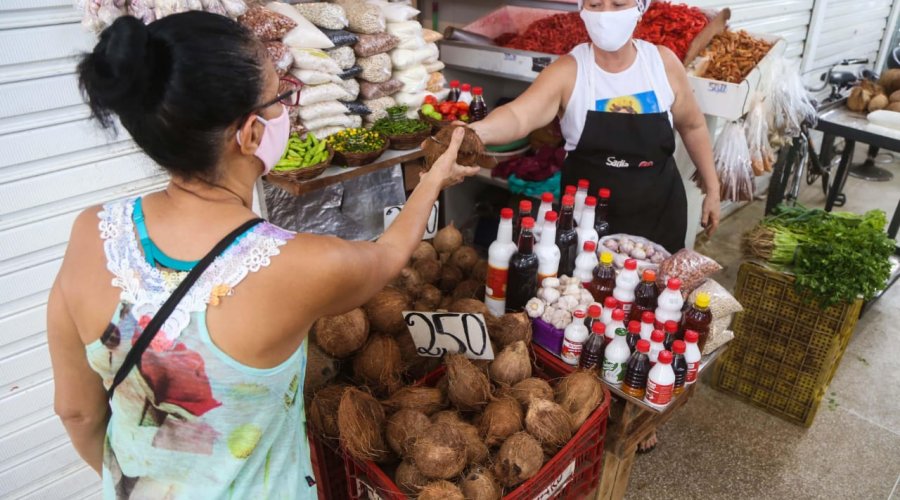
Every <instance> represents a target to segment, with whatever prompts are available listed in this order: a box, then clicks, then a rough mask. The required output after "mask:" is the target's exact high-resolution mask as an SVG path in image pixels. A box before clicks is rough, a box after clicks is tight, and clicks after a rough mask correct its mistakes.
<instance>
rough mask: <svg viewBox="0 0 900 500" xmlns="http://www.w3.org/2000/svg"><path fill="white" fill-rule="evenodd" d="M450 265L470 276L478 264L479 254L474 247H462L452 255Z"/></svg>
mask: <svg viewBox="0 0 900 500" xmlns="http://www.w3.org/2000/svg"><path fill="white" fill-rule="evenodd" d="M450 264H452V265H454V266H456V267H458V268H459V269H460V270H462V272H464V273H466V275H468V274H469V273H470V272H471V271H472V268H473V267H475V264H478V252H476V251H475V249H474V248H472V247H467V246H461V247H459V248H457V249H456V251H454V252H453V253H452V254H450Z"/></svg>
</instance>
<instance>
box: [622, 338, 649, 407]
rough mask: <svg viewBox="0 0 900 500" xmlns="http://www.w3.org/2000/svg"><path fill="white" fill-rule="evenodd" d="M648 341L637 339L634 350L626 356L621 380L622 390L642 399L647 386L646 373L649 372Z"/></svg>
mask: <svg viewBox="0 0 900 500" xmlns="http://www.w3.org/2000/svg"><path fill="white" fill-rule="evenodd" d="M649 352H650V341H648V340H643V339H642V340H639V341H638V343H637V345H636V346H635V350H634V352H633V353H631V357H630V358H628V366H627V367H626V368H625V378H624V379H623V380H622V392H624V393H625V394H628V395H629V396H631V397H635V398H638V399H644V393H645V392H646V388H647V375H648V374H649V373H650V357H649V356H648V355H647V353H649Z"/></svg>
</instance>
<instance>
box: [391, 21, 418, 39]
mask: <svg viewBox="0 0 900 500" xmlns="http://www.w3.org/2000/svg"><path fill="white" fill-rule="evenodd" d="M386 29H387V32H388V33H389V34H391V35H394V36H395V37H397V38H399V39H400V40H401V41H403V40H406V39H408V38H417V37H418V38H424V35H425V33H424V29H423V28H422V24H421V23H419V21H403V22H399V23H387V28H386Z"/></svg>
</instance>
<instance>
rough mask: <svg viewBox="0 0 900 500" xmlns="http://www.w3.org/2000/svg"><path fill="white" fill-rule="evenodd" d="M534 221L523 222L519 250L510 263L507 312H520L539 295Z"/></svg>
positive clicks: (526, 218)
mask: <svg viewBox="0 0 900 500" xmlns="http://www.w3.org/2000/svg"><path fill="white" fill-rule="evenodd" d="M533 229H534V219H532V218H531V217H525V219H523V220H522V234H520V235H519V250H518V251H516V253H514V254H513V256H512V258H511V259H510V261H509V281H508V284H507V285H506V311H507V312H519V311H522V310H524V309H525V304H526V303H527V302H528V301H529V300H531V298H532V297H534V296H535V295H536V294H537V289H538V282H537V275H538V256H537V254H536V253H534V234H533V233H532V232H531V231H532V230H533Z"/></svg>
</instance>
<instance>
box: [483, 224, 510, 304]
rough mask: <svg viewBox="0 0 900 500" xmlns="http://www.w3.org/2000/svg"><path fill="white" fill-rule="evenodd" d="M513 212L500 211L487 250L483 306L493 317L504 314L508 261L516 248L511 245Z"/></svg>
mask: <svg viewBox="0 0 900 500" xmlns="http://www.w3.org/2000/svg"><path fill="white" fill-rule="evenodd" d="M512 220H513V211H512V209H511V208H504V209H503V210H501V211H500V227H499V228H498V229H497V239H496V240H494V242H493V243H491V246H490V247H489V248H488V273H487V287H486V288H485V293H484V304H485V305H486V306H487V308H488V310H489V311H490V312H491V314H493V315H494V316H498V317H499V316H503V314H504V313H505V312H506V285H507V281H508V280H509V260H510V259H511V258H512V256H513V254H514V253H516V249H517V248H518V247H517V246H516V244H515V243H513V239H512V233H513V227H512Z"/></svg>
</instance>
